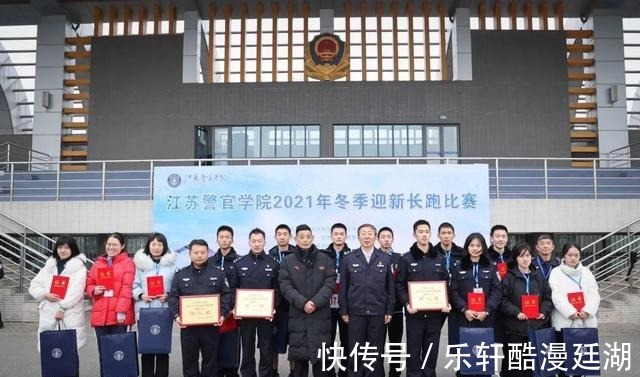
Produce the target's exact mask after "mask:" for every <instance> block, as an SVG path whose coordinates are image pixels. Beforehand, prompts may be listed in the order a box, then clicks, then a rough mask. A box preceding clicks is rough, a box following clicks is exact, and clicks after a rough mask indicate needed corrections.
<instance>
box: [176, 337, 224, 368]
mask: <svg viewBox="0 0 640 377" xmlns="http://www.w3.org/2000/svg"><path fill="white" fill-rule="evenodd" d="M219 336H220V335H219V334H218V328H217V327H215V326H193V327H187V328H185V329H181V330H180V345H181V346H182V374H183V375H184V377H215V376H216V374H217V373H218V359H217V357H216V355H217V352H218V337H219ZM201 354H202V365H200V363H199V361H200V355H201Z"/></svg>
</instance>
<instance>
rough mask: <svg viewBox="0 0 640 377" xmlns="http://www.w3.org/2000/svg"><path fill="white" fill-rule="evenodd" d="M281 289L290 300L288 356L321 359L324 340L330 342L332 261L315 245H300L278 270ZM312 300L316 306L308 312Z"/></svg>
mask: <svg viewBox="0 0 640 377" xmlns="http://www.w3.org/2000/svg"><path fill="white" fill-rule="evenodd" d="M279 281H280V291H281V292H282V295H283V296H284V298H285V299H286V300H287V301H288V302H289V360H310V361H311V362H312V363H315V362H318V361H319V359H318V350H319V349H321V348H322V343H323V342H324V343H326V344H329V343H330V342H331V308H330V306H329V304H330V301H331V295H332V294H333V291H334V290H335V287H336V269H335V265H334V263H333V261H332V260H331V258H329V256H328V255H326V254H325V253H321V252H320V251H319V250H318V249H317V248H316V246H315V245H313V246H312V247H311V249H309V251H306V252H303V251H302V250H300V249H299V248H298V247H296V249H295V250H294V252H293V253H292V254H290V255H288V256H287V257H286V258H284V261H283V262H282V264H281V265H280V273H279ZM307 301H312V302H313V303H314V304H315V305H316V310H315V311H314V312H313V313H311V314H307V313H306V312H305V311H304V305H305V304H306V303H307Z"/></svg>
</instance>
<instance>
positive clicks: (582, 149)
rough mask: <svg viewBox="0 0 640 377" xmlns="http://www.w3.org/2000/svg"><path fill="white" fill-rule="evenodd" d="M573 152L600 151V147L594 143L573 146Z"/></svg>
mask: <svg viewBox="0 0 640 377" xmlns="http://www.w3.org/2000/svg"><path fill="white" fill-rule="evenodd" d="M571 153H598V147H596V146H593V145H585V146H572V147H571Z"/></svg>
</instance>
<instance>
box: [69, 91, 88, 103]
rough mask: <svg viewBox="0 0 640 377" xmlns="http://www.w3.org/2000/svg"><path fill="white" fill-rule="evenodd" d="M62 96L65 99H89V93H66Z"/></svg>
mask: <svg viewBox="0 0 640 377" xmlns="http://www.w3.org/2000/svg"><path fill="white" fill-rule="evenodd" d="M62 98H63V99H64V100H65V101H75V100H86V99H89V93H86V92H85V93H65V94H63V95H62Z"/></svg>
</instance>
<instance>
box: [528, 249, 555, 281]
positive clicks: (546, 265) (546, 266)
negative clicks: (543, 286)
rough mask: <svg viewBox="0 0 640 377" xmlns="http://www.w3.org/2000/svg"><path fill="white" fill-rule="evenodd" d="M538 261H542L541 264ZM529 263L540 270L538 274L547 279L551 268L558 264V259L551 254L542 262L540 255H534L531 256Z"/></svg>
mask: <svg viewBox="0 0 640 377" xmlns="http://www.w3.org/2000/svg"><path fill="white" fill-rule="evenodd" d="M539 262H542V264H540V263H539ZM531 264H532V265H533V266H534V267H536V268H537V269H538V270H539V271H540V275H542V277H544V278H545V279H546V280H547V281H549V275H551V270H553V269H554V268H556V267H558V266H560V260H559V259H558V258H555V257H553V256H552V257H551V259H549V261H548V262H544V261H543V260H542V258H541V257H539V256H537V255H536V256H535V257H533V260H532V261H531Z"/></svg>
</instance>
